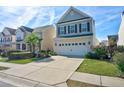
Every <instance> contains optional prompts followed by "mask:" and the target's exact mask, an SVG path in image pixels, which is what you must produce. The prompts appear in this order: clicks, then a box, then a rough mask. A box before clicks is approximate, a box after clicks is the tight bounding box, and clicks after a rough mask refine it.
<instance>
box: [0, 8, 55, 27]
mask: <svg viewBox="0 0 124 93" xmlns="http://www.w3.org/2000/svg"><path fill="white" fill-rule="evenodd" d="M1 10H2V11H1V13H0V15H1V16H2V17H1V20H0V23H2V24H3V25H4V26H8V27H11V28H17V27H19V26H21V25H28V24H30V21H31V20H33V22H32V24H30V25H31V26H32V27H36V26H41V25H46V24H52V23H54V19H55V11H54V8H51V7H2V8H1ZM0 27H1V29H3V26H0Z"/></svg>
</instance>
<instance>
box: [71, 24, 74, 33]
mask: <svg viewBox="0 0 124 93" xmlns="http://www.w3.org/2000/svg"><path fill="white" fill-rule="evenodd" d="M70 32H71V33H75V25H70Z"/></svg>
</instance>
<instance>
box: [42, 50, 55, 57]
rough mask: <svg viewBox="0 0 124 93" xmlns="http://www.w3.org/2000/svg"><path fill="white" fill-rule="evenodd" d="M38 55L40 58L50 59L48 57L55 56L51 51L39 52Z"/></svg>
mask: <svg viewBox="0 0 124 93" xmlns="http://www.w3.org/2000/svg"><path fill="white" fill-rule="evenodd" d="M40 55H41V57H50V56H54V55H57V54H56V53H55V52H54V51H51V50H41V52H40Z"/></svg>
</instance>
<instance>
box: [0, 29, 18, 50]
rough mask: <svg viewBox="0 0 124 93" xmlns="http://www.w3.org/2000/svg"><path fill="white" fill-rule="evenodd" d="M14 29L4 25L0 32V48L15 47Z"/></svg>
mask: <svg viewBox="0 0 124 93" xmlns="http://www.w3.org/2000/svg"><path fill="white" fill-rule="evenodd" d="M15 31H16V29H13V28H9V27H5V28H4V29H3V31H2V32H1V33H0V48H2V49H14V50H15V49H16V36H15Z"/></svg>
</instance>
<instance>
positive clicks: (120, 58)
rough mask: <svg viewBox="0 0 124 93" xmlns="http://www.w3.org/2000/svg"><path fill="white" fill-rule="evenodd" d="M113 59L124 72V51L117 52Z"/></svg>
mask: <svg viewBox="0 0 124 93" xmlns="http://www.w3.org/2000/svg"><path fill="white" fill-rule="evenodd" d="M113 61H114V62H115V63H116V64H117V65H118V68H119V69H120V70H121V71H122V72H124V52H123V53H116V54H115V55H114V56H113Z"/></svg>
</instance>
